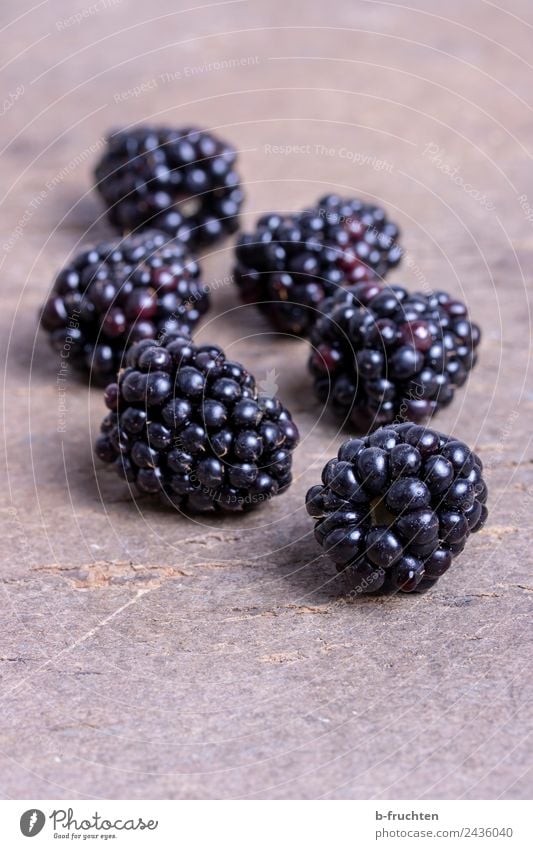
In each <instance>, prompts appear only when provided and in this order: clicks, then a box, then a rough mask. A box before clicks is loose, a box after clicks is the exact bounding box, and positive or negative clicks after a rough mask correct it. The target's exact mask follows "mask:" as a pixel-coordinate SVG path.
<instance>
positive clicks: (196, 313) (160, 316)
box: [41, 231, 209, 400]
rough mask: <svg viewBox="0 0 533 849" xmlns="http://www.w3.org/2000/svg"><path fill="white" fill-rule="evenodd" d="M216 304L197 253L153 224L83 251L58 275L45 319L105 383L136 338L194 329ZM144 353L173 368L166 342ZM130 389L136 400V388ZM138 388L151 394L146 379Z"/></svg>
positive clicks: (62, 351) (74, 359)
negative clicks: (211, 300) (152, 227)
mask: <svg viewBox="0 0 533 849" xmlns="http://www.w3.org/2000/svg"><path fill="white" fill-rule="evenodd" d="M208 305H209V295H208V288H207V287H206V286H204V285H203V284H202V283H201V281H200V269H199V266H198V263H197V262H196V260H195V259H194V258H193V257H192V256H191V255H190V254H189V252H188V250H187V249H186V248H185V247H184V246H183V245H182V244H181V243H180V242H178V241H176V240H174V239H169V238H168V237H167V236H166V235H165V234H164V233H159V232H155V231H152V232H146V233H143V234H139V235H136V236H128V237H127V238H125V239H122V240H117V241H114V242H104V243H101V244H99V245H96V246H95V247H94V248H89V249H87V250H85V251H83V252H82V253H80V254H78V255H77V256H75V257H74V259H73V260H72V261H71V262H70V263H69V264H68V265H67V266H66V267H65V268H64V269H63V270H62V271H60V273H59V274H58V276H57V278H56V280H55V283H54V286H53V289H52V293H51V295H50V297H49V298H48V300H47V301H46V303H45V304H44V306H43V308H42V311H41V325H42V327H43V328H44V329H45V330H46V331H48V333H49V334H50V341H51V343H52V346H53V347H54V348H55V350H56V351H57V352H58V353H59V355H60V357H61V358H62V362H63V363H64V364H65V366H67V367H68V366H69V365H72V366H73V367H74V368H76V369H81V370H90V371H91V379H92V380H93V381H94V382H95V383H98V384H100V385H104V386H105V385H106V384H108V383H109V382H110V381H112V380H114V379H115V377H116V374H117V371H118V369H119V368H120V366H121V363H122V359H123V355H124V351H125V350H126V349H127V348H128V347H129V346H130V345H131V344H133V343H134V342H136V341H138V340H139V339H145V338H154V337H159V336H164V334H165V333H167V332H176V331H179V332H180V333H187V332H189V331H190V330H191V329H192V328H193V327H194V326H195V325H196V323H197V322H198V320H199V319H200V317H201V316H202V315H203V314H204V313H205V312H206V310H207V308H208ZM144 356H145V359H144V361H143V363H142V367H143V368H146V369H148V368H150V369H157V368H159V369H166V367H167V366H168V363H169V361H170V357H169V355H168V353H167V352H166V351H165V350H164V349H161V348H159V349H158V351H157V353H155V352H154V351H153V350H147V351H146V353H145V355H144ZM157 358H159V359H157ZM128 391H130V394H132V398H131V400H135V398H134V397H133V396H135V392H136V390H135V389H134V387H133V386H132V387H131V390H130V389H128ZM138 393H140V396H143V395H144V386H139V388H138Z"/></svg>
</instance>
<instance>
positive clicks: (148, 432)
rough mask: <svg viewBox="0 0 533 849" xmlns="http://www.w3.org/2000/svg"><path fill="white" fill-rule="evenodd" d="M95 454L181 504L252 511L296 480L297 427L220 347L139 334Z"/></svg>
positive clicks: (146, 489)
mask: <svg viewBox="0 0 533 849" xmlns="http://www.w3.org/2000/svg"><path fill="white" fill-rule="evenodd" d="M126 365H127V368H125V369H124V370H123V371H122V372H121V373H120V375H119V381H118V384H111V385H110V386H108V387H107V390H106V393H105V399H106V404H107V406H108V408H109V411H110V412H109V413H108V414H107V416H106V417H105V419H104V421H103V422H102V427H101V434H100V436H99V438H98V440H97V443H96V449H95V450H96V454H97V456H98V457H99V458H100V459H101V460H103V461H104V462H106V463H113V464H114V465H115V468H116V470H117V471H118V473H119V474H120V475H121V476H122V477H125V478H126V480H127V481H128V482H130V483H134V484H135V485H136V487H137V489H138V490H139V491H140V492H143V493H150V494H154V493H157V494H159V495H160V497H161V499H162V500H163V501H164V502H165V503H166V504H170V505H172V506H174V507H175V508H177V509H179V510H184V511H185V510H186V511H192V512H199V511H200V512H204V511H207V510H225V511H231V512H235V511H243V510H249V509H251V508H253V507H255V506H257V505H258V504H261V503H262V502H264V501H266V500H268V499H269V498H271V497H272V496H274V495H278V494H279V493H281V492H283V491H285V490H286V489H287V488H288V487H289V486H290V483H291V462H292V451H293V449H294V448H295V446H296V444H297V442H298V430H297V428H296V425H295V424H294V422H293V421H292V419H291V416H290V414H289V412H288V411H287V410H286V409H285V408H284V407H283V406H282V404H281V402H280V401H279V400H278V399H277V398H270V397H267V396H263V395H259V394H258V391H257V389H256V385H255V380H254V378H253V377H252V375H250V374H249V373H248V372H247V371H246V369H245V368H244V366H242V365H241V364H240V363H236V362H233V361H231V360H228V359H226V356H225V354H224V352H223V351H222V350H221V349H220V348H218V347H216V346H215V345H202V346H196V345H194V344H193V343H192V342H191V340H190V338H189V337H188V336H180V335H178V334H167V336H166V337H165V340H164V342H162V344H160V345H159V344H158V343H157V342H156V341H154V340H142V341H140V342H137V343H136V344H135V345H133V346H132V347H131V348H130V349H129V351H128V353H127V355H126Z"/></svg>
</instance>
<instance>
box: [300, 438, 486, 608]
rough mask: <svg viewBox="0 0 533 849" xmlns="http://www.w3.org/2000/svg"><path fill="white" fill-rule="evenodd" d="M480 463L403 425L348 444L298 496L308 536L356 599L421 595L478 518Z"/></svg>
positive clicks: (463, 449) (460, 446)
mask: <svg viewBox="0 0 533 849" xmlns="http://www.w3.org/2000/svg"><path fill="white" fill-rule="evenodd" d="M486 498H487V488H486V485H485V482H484V480H483V477H482V464H481V460H480V459H479V457H478V456H477V455H476V454H474V453H473V452H472V451H471V450H470V449H469V448H468V446H466V445H465V444H464V443H463V442H459V441H458V440H456V439H454V438H453V437H450V436H445V435H444V434H441V433H438V432H437V431H434V430H430V429H429V428H424V427H421V426H420V425H416V424H412V423H404V424H401V425H391V426H388V427H384V428H381V429H380V430H377V431H375V432H374V433H373V434H371V435H370V436H366V437H364V438H363V439H349V440H348V441H347V442H345V443H344V444H343V445H341V447H340V449H339V452H338V455H337V457H336V458H334V459H332V460H330V461H329V462H328V463H327V464H326V465H325V466H324V469H323V472H322V484H317V485H316V486H313V487H311V489H310V490H309V491H308V493H307V495H306V507H307V512H308V513H309V515H310V516H312V517H313V519H315V520H316V523H315V537H316V539H317V541H318V542H319V543H320V545H322V546H323V547H324V549H325V551H327V553H328V555H329V556H330V557H331V559H332V560H333V561H334V562H335V563H336V564H337V569H338V571H339V572H345V573H346V575H347V576H348V578H349V579H350V581H351V584H352V588H353V589H354V591H355V592H357V593H375V592H390V591H397V590H400V591H402V592H413V591H414V590H416V591H418V592H420V591H422V590H427V589H429V588H430V587H431V586H433V584H434V583H435V582H436V581H437V579H438V578H440V576H441V575H443V574H444V573H445V572H446V571H447V570H448V569H449V567H450V566H451V564H452V560H453V559H454V558H455V557H457V556H458V555H459V554H460V552H461V551H462V550H463V548H464V546H465V543H466V541H467V538H468V536H469V535H470V534H471V533H475V532H476V531H478V530H480V529H481V528H482V527H483V525H484V524H485V522H486V519H487V515H488V514H487V508H486V506H485V502H486Z"/></svg>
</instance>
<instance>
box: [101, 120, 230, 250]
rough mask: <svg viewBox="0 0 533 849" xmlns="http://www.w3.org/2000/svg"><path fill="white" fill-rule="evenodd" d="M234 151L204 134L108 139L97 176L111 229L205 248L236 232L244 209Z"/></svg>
mask: <svg viewBox="0 0 533 849" xmlns="http://www.w3.org/2000/svg"><path fill="white" fill-rule="evenodd" d="M236 159H237V153H236V151H235V148H234V147H232V145H230V144H227V142H224V141H222V140H221V139H219V138H217V136H214V135H212V134H211V133H209V132H207V131H206V130H198V129H196V128H188V127H186V128H183V129H170V128H167V127H146V126H140V127H136V128H134V129H130V130H121V131H118V132H115V133H113V134H111V135H110V136H109V138H108V140H107V148H106V150H105V152H104V155H103V157H102V159H101V160H100V162H99V163H98V165H97V167H96V169H95V177H96V180H97V183H96V187H97V189H98V191H99V192H100V194H101V195H102V197H103V199H104V201H105V203H106V204H107V207H108V217H109V220H110V221H111V223H112V224H113V225H114V226H115V227H117V228H118V229H119V230H121V231H125V232H128V231H130V230H137V229H138V228H144V227H153V228H156V229H158V230H163V231H164V232H165V233H168V234H169V235H171V236H177V237H178V238H179V239H180V240H181V241H182V242H188V243H190V244H191V245H206V244H211V243H212V242H215V241H216V240H217V239H219V238H221V237H222V236H224V235H227V234H228V233H233V232H235V230H236V229H237V227H238V216H239V210H240V207H241V204H242V201H243V192H242V189H241V187H240V178H239V176H238V174H237V173H236V171H235V162H236Z"/></svg>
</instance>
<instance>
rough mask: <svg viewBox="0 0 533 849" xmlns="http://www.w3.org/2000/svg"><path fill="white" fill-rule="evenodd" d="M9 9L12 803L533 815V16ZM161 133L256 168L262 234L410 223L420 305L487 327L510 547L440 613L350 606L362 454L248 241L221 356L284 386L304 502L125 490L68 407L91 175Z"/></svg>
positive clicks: (503, 527)
mask: <svg viewBox="0 0 533 849" xmlns="http://www.w3.org/2000/svg"><path fill="white" fill-rule="evenodd" d="M196 6H197V8H196ZM80 8H82V9H83V7H80ZM4 10H5V19H6V23H8V26H7V28H6V30H5V31H4V33H3V36H4V47H3V51H2V60H3V64H4V63H5V65H4V69H3V70H2V72H1V73H2V78H3V91H4V92H7V93H8V94H7V100H6V102H4V105H3V110H2V111H3V117H2V122H3V133H2V148H3V149H4V152H3V153H2V156H1V160H0V168H1V174H2V194H3V202H2V211H3V221H2V245H1V251H0V261H1V264H2V277H1V281H2V283H1V285H2V312H1V324H2V330H1V336H0V339H1V345H2V353H3V355H4V362H5V369H4V379H5V410H4V424H5V458H6V463H7V476H6V483H5V486H4V487H3V488H2V492H1V496H0V497H1V509H2V514H1V515H2V518H3V522H4V531H3V534H2V536H1V549H2V552H1V581H2V584H1V586H2V594H3V603H2V613H1V620H2V629H1V630H2V637H1V643H2V649H1V653H0V654H1V657H0V669H1V671H2V695H1V699H2V709H1V716H2V720H1V735H2V736H1V740H2V743H1V747H0V749H1V752H2V756H1V767H2V769H1V773H2V791H1V792H2V794H3V795H4V796H5V797H12V798H17V797H25V798H34V799H35V798H87V797H99V798H108V797H111V798H198V797H200V798H228V797H247V798H250V797H251V798H314V797H326V798H413V797H414V798H454V797H465V798H496V797H505V798H527V797H530V796H531V792H532V786H531V785H532V773H531V762H532V760H531V746H530V743H529V742H528V740H527V735H528V732H530V730H531V714H530V706H531V698H532V695H533V694H532V681H531V674H530V670H531V627H530V622H531V602H532V598H533V580H532V578H531V550H532V544H533V543H532V529H531V514H532V507H533V501H532V496H533V465H532V463H533V453H532V448H531V442H530V439H531V436H530V435H531V421H532V412H533V403H532V402H533V394H532V388H531V387H532V384H531V373H530V367H529V350H530V336H531V317H530V302H529V297H530V292H531V280H532V267H533V264H532V249H533V214H532V212H531V209H530V206H529V205H531V206H533V180H532V173H533V171H532V165H531V152H532V141H531V140H532V138H533V115H532V105H533V101H532V95H531V84H530V80H531V66H530V54H531V49H530V47H531V32H532V28H533V9H532V8H531V5H530V4H529V3H528V2H527V0H507V2H505V3H504V4H503V6H502V8H499V7H498V4H493V3H489V2H488V0H487V1H485V0H472V2H470V3H464V2H458V0H451V2H450V3H447V4H445V5H443V4H442V3H440V2H437V0H430V2H428V1H427V0H414V2H413V3H411V4H409V5H408V6H407V5H403V4H401V3H396V2H380V0H375V2H374V1H373V0H368V2H367V0H341V2H337V3H334V4H330V5H329V6H328V7H326V6H325V5H324V3H322V2H316V0H308V2H306V3H302V4H288V3H282V2H277V0H274V2H267V0H257V1H256V2H252V0H244V2H240V0H237V2H222V3H217V4H207V5H206V4H200V3H195V2H190V0H189V2H186V3H185V2H182V1H181V0H180V2H176V0H158V2H156V3H152V4H148V5H146V4H141V3H133V2H131V0H130V2H127V0H108V2H107V3H105V4H104V3H96V4H92V5H91V4H87V6H86V7H85V12H84V13H83V12H82V13H81V14H82V17H81V18H80V16H79V15H78V12H79V9H78V8H77V5H76V7H75V6H73V5H72V4H71V3H69V2H67V0H53V2H49V3H45V4H40V5H38V6H35V8H34V9H33V10H31V8H30V5H29V4H28V5H27V7H26V6H25V4H24V6H21V4H20V3H18V2H14V0H9V2H5V3H4ZM9 22H11V23H9ZM139 121H150V122H153V123H169V124H175V125H183V124H189V123H192V124H194V123H196V124H198V125H202V126H207V127H210V128H211V129H213V130H215V131H217V132H220V134H222V135H224V136H226V137H227V138H228V139H230V140H231V141H233V142H234V143H235V144H236V145H237V147H238V148H239V150H240V152H241V153H240V160H241V170H242V174H243V178H244V179H245V181H246V191H247V203H246V210H245V215H244V222H243V223H244V225H245V226H247V225H250V224H251V222H252V221H253V220H254V219H255V218H256V217H257V215H258V214H260V213H262V212H265V211H268V210H271V209H273V210H292V209H298V208H300V207H302V206H304V205H306V204H308V203H311V202H313V201H314V200H315V199H316V198H317V197H318V196H319V195H320V194H322V193H324V192H325V191H328V190H329V189H333V190H336V191H339V192H345V193H346V194H354V195H362V196H363V197H366V198H368V199H371V200H375V201H376V202H379V203H383V204H384V205H385V206H386V207H387V209H388V210H389V211H390V214H391V216H392V217H394V218H395V219H396V220H398V221H399V223H400V225H401V227H402V231H403V244H404V245H405V246H406V249H407V254H406V259H405V261H404V264H403V268H402V269H398V270H397V271H396V272H395V273H394V274H393V275H392V278H391V279H393V280H395V281H398V282H400V281H405V283H406V284H407V285H409V286H410V287H413V288H415V289H416V288H427V287H428V286H433V287H436V288H444V289H447V290H449V291H452V292H454V293H455V294H457V295H458V296H460V297H463V298H464V299H465V300H466V301H467V303H468V306H469V308H470V310H471V313H472V315H473V317H474V318H475V320H477V321H478V322H479V323H480V324H481V325H482V327H483V331H484V337H483V343H482V348H481V353H480V362H479V366H478V367H477V368H476V370H475V372H474V373H473V374H472V377H471V380H470V382H469V384H468V386H467V387H466V388H465V389H464V390H462V391H460V392H459V393H458V395H457V398H456V400H455V403H454V404H453V405H452V406H451V407H449V408H448V409H447V410H446V411H445V412H443V413H442V414H441V415H440V416H439V418H438V426H439V428H440V429H442V430H444V431H448V432H453V433H455V434H457V435H458V436H459V437H461V438H463V439H465V440H466V441H467V442H469V443H470V444H472V445H474V446H475V447H476V450H477V451H479V453H480V454H481V455H482V457H483V459H484V462H485V467H486V469H487V476H488V482H489V485H490V511H491V514H490V523H489V525H488V527H487V529H486V530H485V532H484V533H483V534H481V535H479V536H478V537H475V538H473V539H472V540H471V542H470V544H469V546H468V548H467V550H466V552H465V553H464V555H463V556H462V558H461V559H460V560H459V561H458V563H457V565H456V567H455V568H454V569H453V570H452V571H451V572H450V573H449V574H448V575H447V576H446V577H445V578H443V580H442V581H441V582H440V583H439V585H438V587H437V588H436V589H435V591H434V592H432V593H431V594H428V595H426V596H424V597H421V598H414V597H413V598H409V597H402V598H392V599H388V600H386V601H380V600H373V599H370V600H369V599H367V600H360V601H355V602H353V601H352V602H349V601H347V600H346V598H345V596H344V594H343V586H342V584H341V583H340V582H339V580H338V579H337V578H336V577H335V572H334V569H333V568H332V567H331V565H329V564H328V563H327V561H326V560H325V558H324V557H322V556H321V555H320V552H319V550H318V549H317V546H316V544H315V542H314V540H313V538H312V534H311V525H310V522H309V520H308V517H307V516H306V514H305V511H304V509H303V497H304V494H305V491H306V490H307V488H308V487H309V486H310V485H311V484H312V483H314V482H315V481H316V480H317V478H318V476H319V473H320V469H321V467H322V465H323V464H324V462H325V460H326V459H328V458H329V457H330V456H332V455H333V454H334V453H335V451H336V449H337V447H338V445H339V444H340V442H341V441H342V440H343V438H346V432H345V431H344V432H340V431H339V430H338V428H337V425H336V423H335V422H334V421H333V420H332V419H331V418H330V417H329V416H327V415H326V416H324V415H322V411H321V409H320V406H319V404H318V403H317V402H316V401H315V400H314V398H313V395H312V392H311V386H310V380H309V377H308V375H307V372H306V368H305V361H306V355H307V350H306V345H305V343H303V342H296V341H292V340H289V339H283V338H280V337H279V336H277V337H276V335H275V334H273V333H272V332H271V331H270V329H269V328H268V326H267V325H266V324H265V323H264V322H263V320H262V319H261V318H260V317H259V315H258V314H257V313H256V312H255V311H254V310H253V309H250V308H243V307H242V306H240V305H239V302H238V298H237V295H236V290H235V287H234V285H233V283H232V281H231V266H232V244H231V243H230V242H227V243H224V244H222V245H221V246H217V247H216V248H214V249H213V250H211V251H210V252H209V253H208V255H206V256H205V257H204V260H203V264H204V268H205V274H206V277H207V278H208V279H210V280H211V281H215V282H216V285H215V286H214V294H213V309H212V311H211V313H210V314H209V316H208V317H207V318H206V320H205V322H204V325H203V328H202V330H201V332H200V334H199V338H201V339H202V340H213V341H215V342H217V343H221V344H223V345H224V346H226V347H227V348H228V349H229V350H230V351H231V355H232V357H234V358H237V359H240V360H241V361H243V362H245V363H246V364H248V365H249V366H250V368H251V369H252V370H253V371H254V373H255V374H256V376H257V377H258V378H259V379H264V378H266V376H267V375H268V374H269V373H270V372H271V370H272V369H275V370H276V374H277V375H278V377H277V382H278V385H279V394H280V395H281V397H282V398H283V400H284V401H285V403H286V404H287V405H288V406H289V407H290V409H291V410H292V411H293V413H294V415H295V417H296V419H297V421H298V424H299V426H300V428H301V431H302V434H303V440H302V445H301V447H300V449H299V450H298V451H297V454H296V458H295V466H296V476H295V482H294V485H293V486H292V488H291V490H290V492H289V493H288V494H287V495H285V496H284V497H280V498H279V499H276V500H274V501H273V502H272V503H271V504H269V505H267V506H266V507H265V508H264V509H263V510H262V511H258V512H256V513H254V514H250V515H247V516H246V517H244V518H238V517H237V518H226V519H208V520H205V519H199V520H196V521H194V520H185V519H183V520H176V519H175V518H174V517H173V516H172V515H169V514H168V513H166V512H165V511H163V510H160V509H158V508H157V507H154V506H153V505H151V504H150V503H149V501H148V500H139V501H138V502H137V503H136V504H133V503H132V502H131V500H130V498H129V495H128V492H127V490H126V489H125V487H124V486H123V485H122V484H121V482H120V481H119V480H118V479H117V478H115V477H114V476H113V475H112V473H111V472H110V471H108V470H107V469H102V468H101V466H100V464H96V465H95V464H94V463H93V458H92V450H91V445H92V442H93V440H94V436H95V433H96V432H97V429H98V425H99V422H100V420H101V418H102V416H103V413H104V410H103V404H102V399H101V392H100V391H99V390H97V389H88V387H87V385H86V384H84V382H83V381H82V380H78V379H76V378H75V377H73V376H71V377H70V378H69V380H68V384H67V388H66V393H65V394H64V395H63V396H62V395H60V394H59V393H58V385H57V382H56V381H57V374H58V368H59V366H58V361H57V357H56V356H55V355H54V354H53V353H52V352H51V351H50V349H49V347H48V345H47V341H46V339H45V338H44V337H43V335H42V334H41V333H40V332H37V330H36V314H37V310H38V307H39V305H40V304H41V302H42V301H43V299H44V298H45V295H46V293H47V291H48V289H49V287H50V285H51V282H52V280H53V276H54V274H55V272H56V271H57V270H58V269H59V268H60V267H61V265H62V264H63V263H64V262H65V261H66V259H67V258H68V256H69V255H70V254H71V252H72V251H73V250H75V249H76V248H77V246H79V245H80V244H82V243H85V242H87V241H88V240H90V239H94V238H98V237H102V236H105V235H107V234H108V233H109V230H108V226H107V224H106V222H105V219H104V217H103V210H102V207H101V205H100V203H99V200H98V198H97V197H96V196H95V194H94V192H93V191H92V190H91V169H92V167H93V165H94V163H95V161H96V159H97V158H98V156H99V153H100V151H101V149H102V144H103V141H102V139H103V136H104V134H105V132H106V131H107V130H108V128H109V127H112V126H113V127H115V126H119V125H129V124H132V123H135V122H139ZM63 400H64V401H66V408H67V409H66V413H65V414H64V418H65V421H66V427H65V432H58V425H59V424H60V422H61V417H62V411H61V409H60V408H61V403H62V401H63Z"/></svg>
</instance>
